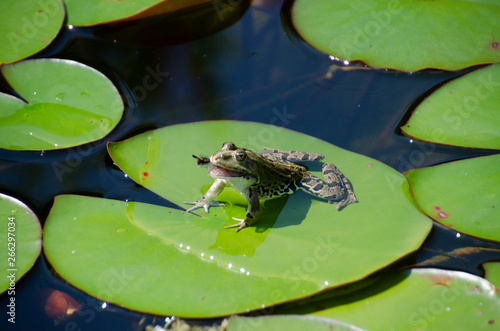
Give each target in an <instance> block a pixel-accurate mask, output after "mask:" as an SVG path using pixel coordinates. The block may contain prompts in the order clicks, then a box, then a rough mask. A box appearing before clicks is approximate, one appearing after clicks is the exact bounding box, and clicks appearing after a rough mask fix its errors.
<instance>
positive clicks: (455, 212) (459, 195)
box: [405, 155, 500, 241]
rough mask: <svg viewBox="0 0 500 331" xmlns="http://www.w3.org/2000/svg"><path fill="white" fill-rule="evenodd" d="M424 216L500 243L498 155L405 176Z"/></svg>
mask: <svg viewBox="0 0 500 331" xmlns="http://www.w3.org/2000/svg"><path fill="white" fill-rule="evenodd" d="M405 176H406V178H408V182H409V183H410V190H411V192H412V194H413V196H414V198H415V200H416V202H417V204H418V205H419V206H420V208H421V209H422V210H423V212H424V213H426V214H427V215H429V216H430V217H432V218H433V219H434V220H436V221H438V222H439V223H441V224H443V225H445V226H447V227H450V228H452V229H454V230H457V231H460V232H463V233H466V234H470V235H473V236H476V237H481V238H486V239H492V240H497V241H500V222H498V220H499V219H500V195H499V194H498V188H499V187H500V155H492V156H484V157H477V158H472V159H467V160H461V161H455V162H450V163H445V164H442V165H438V166H434V167H429V168H422V169H415V170H410V171H407V172H406V173H405Z"/></svg>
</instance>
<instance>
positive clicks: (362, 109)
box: [0, 0, 499, 330]
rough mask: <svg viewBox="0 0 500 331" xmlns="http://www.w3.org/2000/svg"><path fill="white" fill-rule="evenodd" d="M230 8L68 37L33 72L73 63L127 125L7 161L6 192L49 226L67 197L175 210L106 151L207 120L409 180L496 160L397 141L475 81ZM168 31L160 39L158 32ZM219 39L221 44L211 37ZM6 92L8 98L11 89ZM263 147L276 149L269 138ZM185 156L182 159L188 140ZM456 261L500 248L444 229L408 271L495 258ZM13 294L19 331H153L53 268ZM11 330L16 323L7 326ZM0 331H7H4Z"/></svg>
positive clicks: (2, 183) (278, 11)
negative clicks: (335, 46)
mask: <svg viewBox="0 0 500 331" xmlns="http://www.w3.org/2000/svg"><path fill="white" fill-rule="evenodd" d="M227 3H228V4H229V6H226V7H225V8H224V10H223V11H221V10H218V11H217V10H215V11H214V10H212V11H211V12H210V13H209V14H206V13H205V14H203V15H202V16H203V17H202V18H203V19H199V20H196V19H193V17H199V16H193V17H190V16H187V18H186V17H183V20H182V24H180V25H179V26H181V28H178V29H172V26H177V25H175V24H174V23H175V22H177V21H175V20H177V19H178V18H173V17H172V16H168V17H166V18H163V21H161V20H159V21H158V20H156V21H154V22H153V23H151V22H150V23H151V24H150V25H151V26H153V28H151V27H148V26H147V25H146V26H143V25H137V26H134V25H132V26H128V27H127V28H128V29H129V30H127V31H126V32H125V33H123V32H120V31H119V29H118V28H119V27H114V28H113V29H106V30H104V29H96V28H92V29H90V28H89V29H83V28H72V29H69V28H66V29H65V30H64V31H62V32H61V34H60V35H59V36H58V38H57V40H56V41H55V42H54V43H53V44H51V45H50V46H49V48H48V49H46V50H44V51H43V52H42V53H40V54H38V55H36V56H35V58H40V57H54V58H63V59H72V60H76V61H79V62H82V63H84V64H86V65H89V66H91V67H93V68H96V69H97V70H100V71H101V72H102V73H104V74H105V75H106V76H107V77H109V78H110V79H111V80H112V81H113V82H114V83H115V85H116V86H117V87H118V89H119V90H120V92H121V94H122V97H123V99H124V100H125V103H126V111H125V114H124V117H123V118H122V121H121V122H120V123H119V125H118V126H117V127H116V128H115V130H113V132H111V134H110V135H108V136H107V137H105V138H104V139H102V140H100V141H97V142H93V143H90V144H87V145H84V146H80V147H76V148H70V149H65V150H60V151H45V152H15V151H7V150H0V192H2V193H5V194H8V195H12V196H14V197H16V198H18V199H20V200H22V201H24V202H25V203H26V204H28V206H30V208H32V209H33V210H34V211H35V213H36V214H37V215H38V216H39V218H40V221H41V223H42V224H43V222H44V220H45V219H46V217H47V215H48V213H49V210H50V208H51V206H52V203H53V199H54V197H55V196H56V195H59V194H82V195H90V196H98V197H105V198H110V199H119V200H133V201H141V202H147V203H153V204H158V205H164V206H169V207H173V208H177V207H176V206H175V205H173V204H171V203H169V202H168V201H165V200H164V199H163V198H161V197H159V196H157V195H155V194H154V193H151V192H150V191H148V190H146V189H144V188H142V187H140V186H139V185H137V184H135V183H134V182H133V181H132V180H131V179H129V178H128V177H126V176H124V174H123V173H122V172H121V171H120V170H119V169H118V168H117V167H116V166H114V165H113V163H112V161H111V159H110V157H109V156H108V154H107V151H106V142H107V141H120V140H123V139H125V138H128V137H131V136H134V135H136V134H138V133H141V132H144V131H147V130H150V129H154V128H160V127H164V126H168V125H172V124H178V123H187V122H193V121H202V120H218V119H233V120H242V121H255V122H261V123H267V124H275V125H279V126H283V127H286V128H287V129H291V130H296V131H299V132H302V133H305V134H308V135H311V136H314V137H317V138H320V139H323V140H325V141H327V142H329V143H331V144H334V145H337V146H339V147H342V148H344V149H347V150H350V151H353V152H356V153H360V154H362V155H366V156H369V157H372V158H375V159H377V160H380V161H382V162H384V163H386V164H387V165H389V166H391V167H393V168H395V169H397V170H398V171H400V172H403V171H406V170H408V169H413V168H420V167H425V166H429V165H434V164H438V163H442V162H447V161H450V160H456V159H461V158H467V157H473V156H480V155H488V154H492V153H490V152H487V151H481V150H474V149H467V150H465V149H460V148H455V147H447V146H436V145H433V144H428V143H424V142H418V141H412V140H411V139H409V138H407V137H404V136H403V135H402V134H401V132H400V130H399V126H401V125H402V124H403V123H404V121H405V120H406V119H407V118H408V116H409V114H410V111H411V109H412V108H413V107H414V106H415V105H416V103H418V102H419V100H422V99H423V98H425V96H426V95H428V94H429V92H430V91H432V90H434V89H435V88H437V87H438V86H440V85H441V84H443V83H444V82H446V81H448V80H450V79H452V78H454V77H457V76H459V75H461V74H463V73H464V72H465V71H464V72H441V71H435V70H426V71H422V72H417V73H401V72H397V71H387V70H380V69H371V68H367V67H365V66H364V65H362V64H359V63H346V62H343V61H339V60H337V59H332V58H330V57H329V56H328V55H325V54H322V53H320V52H318V51H316V50H314V49H313V48H312V47H310V46H308V45H306V44H305V43H304V42H303V41H301V39H300V38H299V37H298V36H297V35H296V34H295V32H294V30H293V28H292V27H291V26H290V19H289V17H288V11H287V10H286V6H285V9H282V6H281V1H271V0H269V1H254V2H253V3H252V5H250V6H249V8H248V9H247V10H246V11H245V10H244V9H245V8H246V5H248V4H246V3H245V2H244V1H229V2H227ZM240 12H244V13H243V14H242V15H240V14H239V13H240ZM196 15H198V14H196ZM240 16H241V18H240ZM214 21H215V22H217V24H216V28H213V22H214ZM172 22H174V23H172ZM186 22H189V23H186ZM207 22H212V23H211V25H210V26H209V27H207V26H206V25H204V24H208V23H207ZM231 23H233V24H231ZM162 24H163V25H162ZM160 28H161V29H163V30H162V31H160V32H158V29H160ZM211 28H213V29H212V30H211ZM147 29H149V30H147ZM169 29H172V32H171V33H169ZM217 29H219V30H220V31H215V32H214V31H213V30H217ZM144 31H147V32H144ZM155 31H156V32H158V36H157V35H156V34H155ZM141 32H143V33H144V34H143V35H140V33H141ZM96 34H98V35H99V37H96ZM138 35H140V36H141V37H139V38H138V37H137V36H138ZM134 36H135V37H134ZM153 36H154V37H153ZM134 38H135V39H134ZM195 38H198V39H195ZM0 90H1V91H2V92H7V93H12V91H10V89H9V88H8V86H7V84H5V82H3V83H2V84H1V86H0ZM259 138H260V139H261V140H262V141H266V140H269V141H270V143H272V137H259ZM200 139H203V137H200ZM175 143H176V144H177V145H178V148H180V149H182V148H183V141H182V137H179V139H178V141H176V142H175ZM221 143H222V142H221ZM270 147H272V146H270ZM199 152H200V151H189V153H199ZM201 152H203V151H201ZM209 152H210V151H206V153H209ZM173 161H175V160H173ZM187 176H188V174H187ZM460 247H484V248H489V247H496V248H498V246H497V245H495V244H493V243H489V242H486V241H482V240H479V239H475V238H471V237H468V236H466V235H461V236H457V234H456V232H455V231H451V230H447V229H445V228H443V227H441V226H434V230H433V233H432V234H431V236H430V237H429V239H428V240H427V241H426V243H425V245H424V247H423V248H422V249H421V250H419V252H417V253H415V254H413V255H412V256H410V257H408V258H406V259H404V260H403V261H401V262H400V263H398V266H401V267H402V266H412V265H415V264H418V263H422V262H424V261H428V260H429V259H430V258H432V257H433V256H439V255H449V257H450V259H449V260H447V261H445V262H441V263H440V264H428V265H432V266H438V267H442V268H447V269H456V270H464V271H467V272H471V273H474V274H478V275H482V270H481V269H479V268H478V265H479V264H480V263H482V262H483V261H487V260H490V259H493V258H495V257H496V258H497V259H498V258H499V256H498V255H496V256H495V255H493V253H485V252H484V251H481V250H476V252H475V253H470V254H469V255H465V256H462V257H455V256H453V255H452V254H448V253H450V252H451V251H453V250H454V249H457V248H460ZM17 289H18V291H17V293H16V302H17V317H18V319H16V320H17V323H16V329H17V328H18V329H20V330H21V329H23V330H24V329H26V330H27V329H48V328H54V329H56V330H58V329H60V330H78V329H80V330H94V329H96V328H99V329H110V330H113V329H120V330H141V329H143V327H144V325H147V324H149V323H152V322H153V320H154V319H155V317H154V316H148V315H144V314H140V313H135V312H130V311H127V310H124V309H121V308H119V307H114V306H112V305H108V306H105V304H103V302H102V301H99V300H96V299H93V298H92V297H89V296H87V295H85V294H84V293H82V292H81V291H79V290H76V289H74V288H73V287H71V286H70V285H68V284H66V283H65V282H64V281H63V280H61V279H59V278H58V277H57V275H55V274H54V273H52V272H51V268H50V265H48V264H47V262H46V261H45V259H44V258H43V256H42V257H40V258H39V259H38V260H37V262H36V264H35V266H34V268H33V269H32V270H31V271H30V272H29V273H28V274H27V275H25V276H24V278H23V279H22V280H21V281H20V282H19V283H18V286H17ZM51 289H57V290H60V291H63V292H66V293H68V294H69V295H71V296H72V297H73V298H74V299H75V300H76V301H77V302H79V304H80V305H81V306H82V307H83V308H82V309H81V311H80V313H79V314H78V316H74V317H73V318H72V319H70V320H68V321H64V322H62V323H59V324H57V325H54V321H53V319H52V318H50V317H47V316H46V315H45V312H44V305H45V300H46V298H47V296H48V294H49V292H50V290H51ZM7 300H8V297H7V296H6V295H3V296H1V297H0V306H3V307H5V305H6V304H7ZM103 307H104V308H103ZM143 318H144V320H143ZM163 319H164V317H158V318H157V319H156V321H157V323H159V324H161V321H162V320H163ZM4 323H6V318H2V319H1V321H0V325H4ZM0 328H1V329H3V330H5V327H4V326H0Z"/></svg>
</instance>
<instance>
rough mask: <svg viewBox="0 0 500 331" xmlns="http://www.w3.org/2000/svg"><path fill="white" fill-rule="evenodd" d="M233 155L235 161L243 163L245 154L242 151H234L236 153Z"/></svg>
mask: <svg viewBox="0 0 500 331" xmlns="http://www.w3.org/2000/svg"><path fill="white" fill-rule="evenodd" d="M234 155H235V158H236V161H243V160H244V159H245V158H246V156H247V155H246V154H245V152H243V151H236V153H235V154H234Z"/></svg>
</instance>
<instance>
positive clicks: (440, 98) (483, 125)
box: [401, 64, 500, 149]
mask: <svg viewBox="0 0 500 331" xmlns="http://www.w3.org/2000/svg"><path fill="white" fill-rule="evenodd" d="M498 77H500V65H498V64H495V65H491V66H488V67H486V68H482V69H479V70H476V71H473V72H471V73H469V74H467V75H465V76H463V77H460V78H458V79H455V80H453V81H451V82H450V83H448V84H446V85H444V86H442V87H440V88H439V89H438V90H436V91H435V92H434V93H432V94H431V95H430V96H429V97H428V98H427V99H426V100H424V101H423V102H422V103H421V104H420V105H418V107H417V108H416V109H415V111H414V112H413V114H412V116H411V118H410V120H409V121H408V123H406V125H404V126H403V127H402V128H401V129H402V130H403V132H404V133H406V134H407V135H409V136H411V137H414V138H416V139H420V140H426V141H431V142H435V143H439V144H447V145H454V146H462V147H475V148H490V149H500V112H499V111H498V105H499V104H500V80H499V79H498Z"/></svg>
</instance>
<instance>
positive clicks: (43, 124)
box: [0, 59, 123, 150]
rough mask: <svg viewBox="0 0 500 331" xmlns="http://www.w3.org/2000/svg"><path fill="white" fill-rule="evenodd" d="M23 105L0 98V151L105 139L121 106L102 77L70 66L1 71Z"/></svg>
mask: <svg viewBox="0 0 500 331" xmlns="http://www.w3.org/2000/svg"><path fill="white" fill-rule="evenodd" d="M1 70H2V73H3V75H4V76H5V78H6V79H7V81H8V82H9V84H10V85H11V86H12V87H13V88H14V90H15V91H16V92H17V93H18V94H19V95H20V96H21V97H22V98H23V99H24V100H25V101H26V102H25V101H24V100H21V99H18V98H16V97H14V96H11V95H8V94H5V93H0V148H6V149H16V150H50V149H60V148H66V147H72V146H76V145H81V144H84V143H88V142H91V141H95V140H98V139H101V138H103V137H104V136H106V135H107V134H108V133H109V132H110V131H111V130H112V129H113V128H114V127H115V126H116V125H117V124H118V121H119V120H120V118H121V116H122V113H123V101H122V99H121V97H120V95H119V93H118V90H117V89H116V88H115V86H114V85H113V84H112V83H111V81H110V80H109V79H107V78H106V77H105V76H104V75H103V74H101V73H100V72H98V71H97V70H95V69H92V68H90V67H87V66H86V65H83V64H81V63H78V62H75V61H71V60H59V59H38V60H26V61H22V62H19V63H15V64H10V65H5V66H2V68H1Z"/></svg>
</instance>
